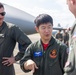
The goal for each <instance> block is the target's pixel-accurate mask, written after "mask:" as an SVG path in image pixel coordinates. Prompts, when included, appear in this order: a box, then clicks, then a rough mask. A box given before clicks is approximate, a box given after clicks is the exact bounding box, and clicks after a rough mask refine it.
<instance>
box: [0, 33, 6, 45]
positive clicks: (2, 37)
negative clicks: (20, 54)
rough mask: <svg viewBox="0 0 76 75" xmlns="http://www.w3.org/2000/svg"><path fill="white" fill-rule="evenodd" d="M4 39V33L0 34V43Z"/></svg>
mask: <svg viewBox="0 0 76 75" xmlns="http://www.w3.org/2000/svg"><path fill="white" fill-rule="evenodd" d="M4 39H5V34H0V44H2V43H3V41H4Z"/></svg>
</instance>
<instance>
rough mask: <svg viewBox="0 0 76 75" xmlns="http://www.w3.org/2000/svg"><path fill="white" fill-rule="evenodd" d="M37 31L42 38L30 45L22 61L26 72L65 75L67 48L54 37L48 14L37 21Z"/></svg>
mask: <svg viewBox="0 0 76 75" xmlns="http://www.w3.org/2000/svg"><path fill="white" fill-rule="evenodd" d="M35 24H36V26H35V28H36V31H37V32H38V33H39V34H40V36H41V38H40V40H38V41H37V42H35V43H32V44H30V45H29V46H28V47H27V49H26V51H25V54H24V56H23V58H22V59H21V61H20V65H21V69H22V70H23V71H24V72H29V71H31V70H32V71H33V75H63V74H64V70H63V69H64V65H65V62H66V60H67V55H68V54H67V51H66V50H67V47H66V45H63V44H62V43H61V42H59V41H57V40H56V39H55V38H54V37H53V36H52V30H53V19H52V17H51V16H50V15H48V14H40V15H39V16H37V17H36V19H35Z"/></svg>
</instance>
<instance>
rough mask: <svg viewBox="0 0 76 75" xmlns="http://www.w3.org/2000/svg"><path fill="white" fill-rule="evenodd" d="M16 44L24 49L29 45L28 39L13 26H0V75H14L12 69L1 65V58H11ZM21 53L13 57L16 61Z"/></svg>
mask: <svg viewBox="0 0 76 75" xmlns="http://www.w3.org/2000/svg"><path fill="white" fill-rule="evenodd" d="M16 42H18V43H20V44H21V45H23V46H24V47H25V49H26V47H27V46H28V45H29V44H30V43H31V41H30V39H29V38H28V37H27V36H26V35H25V34H24V33H23V32H22V31H21V30H20V29H19V28H18V27H17V26H15V25H12V24H8V23H6V22H3V24H2V26H0V75H15V71H14V67H13V65H11V66H6V65H3V64H2V61H3V59H2V58H3V57H11V56H13V51H14V48H15V45H16ZM23 54H24V53H23V51H22V52H19V53H18V54H17V55H16V56H15V60H16V61H18V60H20V59H21V58H22V57H23Z"/></svg>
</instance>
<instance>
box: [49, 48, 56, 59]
mask: <svg viewBox="0 0 76 75" xmlns="http://www.w3.org/2000/svg"><path fill="white" fill-rule="evenodd" d="M50 57H51V58H56V57H57V51H56V50H55V49H54V50H52V51H51V53H50Z"/></svg>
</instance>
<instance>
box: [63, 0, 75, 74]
mask: <svg viewBox="0 0 76 75" xmlns="http://www.w3.org/2000/svg"><path fill="white" fill-rule="evenodd" d="M67 4H68V7H69V10H70V11H71V12H72V13H73V15H74V16H75V18H76V0H67ZM69 43H70V44H69V47H70V52H69V56H68V60H67V62H66V65H65V68H64V71H65V74H64V75H76V20H75V22H74V25H73V27H72V29H71V31H70V42H69Z"/></svg>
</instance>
